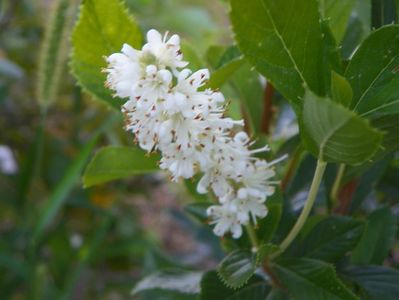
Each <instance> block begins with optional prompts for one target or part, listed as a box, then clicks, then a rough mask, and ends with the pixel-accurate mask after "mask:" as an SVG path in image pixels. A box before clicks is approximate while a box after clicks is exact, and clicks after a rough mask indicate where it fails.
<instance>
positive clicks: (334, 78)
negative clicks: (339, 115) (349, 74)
mask: <svg viewBox="0 0 399 300" xmlns="http://www.w3.org/2000/svg"><path fill="white" fill-rule="evenodd" d="M352 97H353V92H352V88H351V86H350V84H349V82H348V81H347V80H346V78H345V77H343V76H341V75H339V74H338V73H336V72H331V98H332V100H333V101H334V102H337V103H340V104H342V105H343V106H345V107H348V106H349V105H350V103H351V101H352Z"/></svg>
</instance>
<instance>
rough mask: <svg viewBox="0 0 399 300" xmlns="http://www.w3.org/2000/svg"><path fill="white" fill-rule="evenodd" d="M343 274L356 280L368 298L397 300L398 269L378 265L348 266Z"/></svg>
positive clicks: (371, 299) (398, 287)
mask: <svg viewBox="0 0 399 300" xmlns="http://www.w3.org/2000/svg"><path fill="white" fill-rule="evenodd" d="M344 274H345V276H346V277H348V278H349V279H351V280H353V281H354V282H356V283H357V284H358V285H359V286H360V287H361V288H362V289H363V290H364V291H365V292H366V294H367V296H368V297H367V299H370V300H381V299H383V300H397V299H398V295H399V271H398V270H396V269H392V268H386V267H380V266H364V267H350V268H349V269H347V270H345V272H344Z"/></svg>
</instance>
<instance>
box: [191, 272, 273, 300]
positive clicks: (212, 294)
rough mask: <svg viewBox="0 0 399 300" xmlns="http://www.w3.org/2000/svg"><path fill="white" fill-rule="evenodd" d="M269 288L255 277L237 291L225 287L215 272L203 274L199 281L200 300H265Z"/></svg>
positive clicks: (264, 282) (262, 280)
mask: <svg viewBox="0 0 399 300" xmlns="http://www.w3.org/2000/svg"><path fill="white" fill-rule="evenodd" d="M270 290H271V288H270V285H268V284H267V282H266V281H265V280H264V279H262V278H260V277H259V276H257V275H255V276H253V277H252V278H251V279H249V281H248V283H247V284H246V285H244V286H243V287H242V288H240V289H238V290H234V289H232V288H228V287H226V285H225V284H224V283H223V282H222V281H221V280H220V278H219V276H218V274H217V272H215V271H210V272H207V273H205V275H204V276H203V277H202V280H201V293H200V297H199V299H200V300H222V299H223V300H255V299H266V297H267V295H268V294H269V292H270Z"/></svg>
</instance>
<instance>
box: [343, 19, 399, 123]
mask: <svg viewBox="0 0 399 300" xmlns="http://www.w3.org/2000/svg"><path fill="white" fill-rule="evenodd" d="M398 68H399V25H389V26H385V27H382V28H380V29H378V30H376V31H374V32H372V33H371V34H370V35H369V36H368V37H367V38H366V39H365V40H364V42H363V43H362V44H361V45H360V47H359V49H358V50H357V51H356V52H355V54H354V56H353V58H352V60H351V61H350V63H349V65H348V68H347V70H346V73H345V76H346V77H347V78H348V80H349V82H350V84H351V85H352V88H353V100H352V104H351V108H352V109H353V110H355V111H356V112H358V113H359V114H360V115H361V116H367V117H368V118H372V117H376V116H381V115H390V114H399V89H398V88H397V86H398V84H399V69H398Z"/></svg>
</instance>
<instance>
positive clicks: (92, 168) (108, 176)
mask: <svg viewBox="0 0 399 300" xmlns="http://www.w3.org/2000/svg"><path fill="white" fill-rule="evenodd" d="M157 162H158V156H157V155H151V156H148V157H147V156H146V154H145V152H144V151H142V150H140V149H138V148H135V147H120V146H108V147H104V148H102V149H101V150H100V151H98V152H97V153H96V155H95V156H94V157H93V159H92V160H91V161H90V163H89V165H88V166H87V168H86V170H85V173H84V175H83V185H84V187H86V188H87V187H90V186H93V185H96V184H100V183H105V182H108V181H112V180H115V179H121V178H126V177H129V176H134V175H142V174H147V173H152V172H156V171H158V170H159V168H158V164H157Z"/></svg>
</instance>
